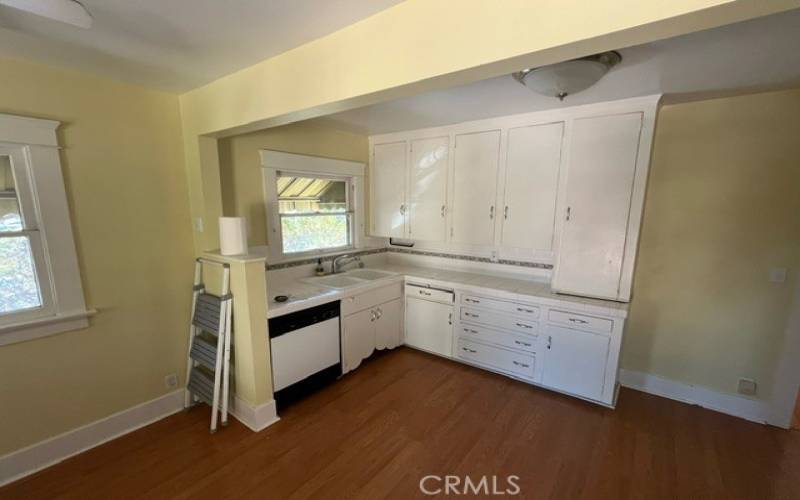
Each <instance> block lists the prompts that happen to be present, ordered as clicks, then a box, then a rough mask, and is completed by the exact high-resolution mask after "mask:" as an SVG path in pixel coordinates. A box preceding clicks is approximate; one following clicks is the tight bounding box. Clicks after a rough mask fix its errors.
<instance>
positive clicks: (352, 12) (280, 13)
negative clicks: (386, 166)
mask: <svg viewBox="0 0 800 500" xmlns="http://www.w3.org/2000/svg"><path fill="white" fill-rule="evenodd" d="M401 1H402V0H81V3H83V4H84V5H85V6H86V8H87V9H89V11H90V12H91V14H92V16H93V17H94V25H93V26H92V28H91V29H89V30H83V29H80V28H76V27H74V26H70V25H67V24H63V23H58V22H55V21H51V20H49V19H44V18H41V17H37V16H34V15H31V14H27V13H23V12H20V11H18V10H15V9H12V8H10V7H4V6H0V55H5V56H9V57H15V58H21V59H30V60H34V61H39V62H42V63H45V64H49V65H55V66H62V67H71V68H75V69H80V70H83V71H88V72H91V73H95V74H100V75H104V76H109V77H112V78H115V79H118V80H123V81H129V82H133V83H139V84H143V85H147V86H151V87H156V88H160V89H165V90H173V91H184V90H188V89H191V88H194V87H197V86H199V85H202V84H204V83H207V82H210V81H212V80H215V79H216V78H219V77H220V76H223V75H226V74H228V73H232V72H234V71H237V70H239V69H242V68H245V67H247V66H250V65H252V64H255V63H256V62H258V61H261V60H263V59H266V58H268V57H271V56H273V55H276V54H279V53H281V52H285V51H287V50H289V49H292V48H294V47H297V46H299V45H302V44H304V43H306V42H309V41H311V40H314V39H316V38H320V37H322V36H324V35H327V34H329V33H332V32H334V31H336V30H339V29H341V28H343V27H345V26H347V25H349V24H353V23H355V22H357V21H359V20H361V19H364V18H366V17H369V16H371V15H373V14H375V13H377V12H379V11H381V10H384V9H386V8H389V7H391V6H392V5H395V4H398V3H400V2H401Z"/></svg>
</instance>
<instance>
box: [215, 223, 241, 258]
mask: <svg viewBox="0 0 800 500" xmlns="http://www.w3.org/2000/svg"><path fill="white" fill-rule="evenodd" d="M219 253H221V254H222V255H243V254H246V253H247V225H246V221H245V218H244V217H220V218H219Z"/></svg>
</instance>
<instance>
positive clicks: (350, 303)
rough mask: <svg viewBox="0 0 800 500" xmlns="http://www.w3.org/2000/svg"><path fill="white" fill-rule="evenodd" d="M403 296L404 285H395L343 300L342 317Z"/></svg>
mask: <svg viewBox="0 0 800 500" xmlns="http://www.w3.org/2000/svg"><path fill="white" fill-rule="evenodd" d="M402 295H403V284H402V283H394V284H391V285H387V286H384V287H381V288H376V289H375V290H370V291H368V292H364V293H361V294H358V295H353V296H352V297H347V298H344V299H342V316H347V315H348V314H353V313H356V312H358V311H363V310H364V309H369V308H370V307H375V306H377V305H378V304H383V303H384V302H389V301H390V300H394V299H397V298H399V297H401V296H402Z"/></svg>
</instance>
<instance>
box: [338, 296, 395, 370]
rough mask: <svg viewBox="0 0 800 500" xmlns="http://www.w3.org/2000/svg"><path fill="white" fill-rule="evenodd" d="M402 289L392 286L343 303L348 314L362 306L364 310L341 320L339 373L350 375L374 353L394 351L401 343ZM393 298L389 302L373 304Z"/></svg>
mask: <svg viewBox="0 0 800 500" xmlns="http://www.w3.org/2000/svg"><path fill="white" fill-rule="evenodd" d="M400 290H401V288H400V287H399V286H397V285H392V286H389V287H385V288H380V289H378V290H373V291H371V292H368V293H364V294H361V295H356V296H354V297H348V298H346V299H344V302H345V303H346V304H349V305H348V307H344V306H343V307H342V310H343V311H348V310H350V309H352V308H353V307H355V306H354V305H353V304H361V305H362V307H367V308H366V309H362V310H360V311H357V312H350V313H349V314H347V315H346V316H344V317H343V318H342V373H347V372H349V371H352V370H354V369H356V368H358V366H359V365H360V364H361V361H363V360H364V359H366V358H368V357H369V356H370V355H371V354H372V353H373V352H374V351H375V349H393V348H395V347H397V346H399V345H400V344H402V339H403V299H402V298H400ZM392 295H395V296H396V298H394V299H392V300H389V301H388V302H382V303H375V302H376V301H377V300H383V299H386V298H387V297H390V296H392Z"/></svg>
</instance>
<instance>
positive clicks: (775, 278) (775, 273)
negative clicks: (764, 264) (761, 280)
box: [769, 267, 786, 283]
mask: <svg viewBox="0 0 800 500" xmlns="http://www.w3.org/2000/svg"><path fill="white" fill-rule="evenodd" d="M769 282H770V283H785V282H786V268H785V267H773V268H772V269H770V270H769Z"/></svg>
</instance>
